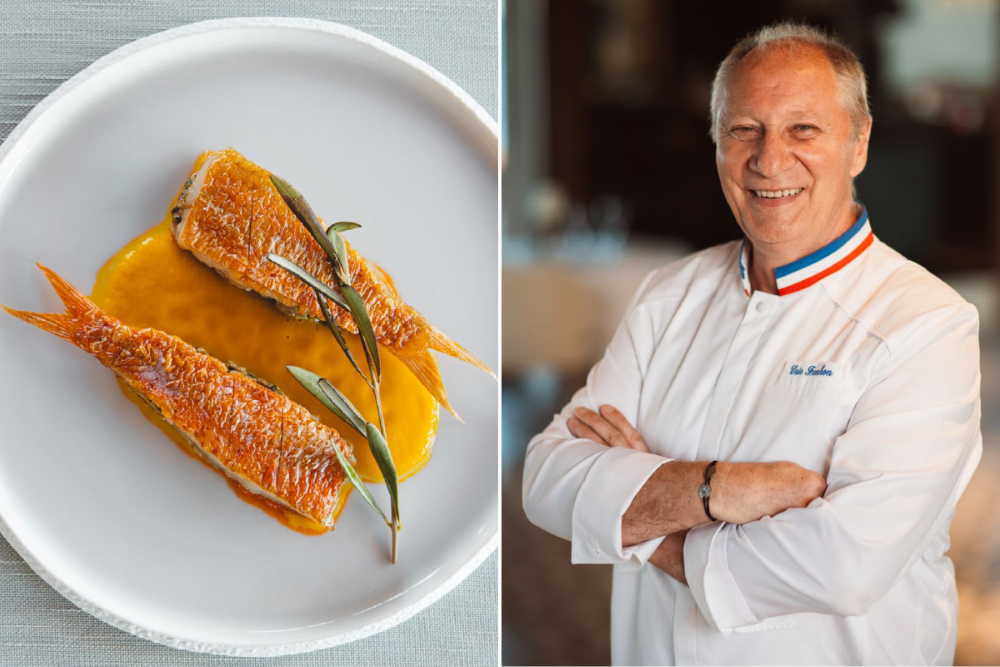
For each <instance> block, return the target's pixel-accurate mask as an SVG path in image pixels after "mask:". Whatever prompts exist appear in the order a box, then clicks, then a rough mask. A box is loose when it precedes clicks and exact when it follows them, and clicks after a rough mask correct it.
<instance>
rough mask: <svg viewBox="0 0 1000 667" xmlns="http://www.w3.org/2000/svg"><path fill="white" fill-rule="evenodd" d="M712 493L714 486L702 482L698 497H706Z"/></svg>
mask: <svg viewBox="0 0 1000 667" xmlns="http://www.w3.org/2000/svg"><path fill="white" fill-rule="evenodd" d="M711 495H712V487H710V486H709V485H708V484H702V485H701V486H699V487H698V497H699V498H702V499H705V498H708V497H709V496H711Z"/></svg>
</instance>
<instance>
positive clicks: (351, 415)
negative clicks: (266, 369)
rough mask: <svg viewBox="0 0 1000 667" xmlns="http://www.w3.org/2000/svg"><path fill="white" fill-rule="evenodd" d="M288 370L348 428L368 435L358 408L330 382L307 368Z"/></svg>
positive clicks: (290, 367)
mask: <svg viewBox="0 0 1000 667" xmlns="http://www.w3.org/2000/svg"><path fill="white" fill-rule="evenodd" d="M286 368H287V369H288V372H289V373H291V374H292V377H294V378H295V379H296V380H298V382H299V384H301V385H302V386H303V387H305V388H306V390H307V391H308V392H309V393H310V394H312V395H313V396H315V397H316V400H318V401H319V402H320V403H322V404H323V405H325V406H326V408H327V409H328V410H330V412H332V413H333V414H335V415H337V416H338V417H340V418H341V419H342V420H344V422H346V423H347V425H348V426H350V427H351V428H353V429H355V430H356V431H357V432H358V433H360V434H361V435H366V433H365V420H364V418H363V417H362V416H361V415H360V414H358V410H357V408H355V407H354V405H353V404H352V403H351V402H350V401H349V400H347V397H346V396H344V395H343V394H342V393H340V392H339V391H338V390H337V388H336V387H334V386H333V385H332V384H330V383H329V381H327V380H326V379H325V378H321V377H320V376H318V375H316V374H315V373H313V372H312V371H308V370H306V369H305V368H300V367H298V366H286Z"/></svg>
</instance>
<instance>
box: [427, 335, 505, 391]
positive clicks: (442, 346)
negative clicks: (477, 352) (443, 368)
mask: <svg viewBox="0 0 1000 667" xmlns="http://www.w3.org/2000/svg"><path fill="white" fill-rule="evenodd" d="M430 347H431V349H433V350H437V351H438V352H444V353H445V354H447V355H448V356H449V357H454V358H456V359H458V360H459V361H464V362H466V363H468V364H472V365H473V366H475V367H476V368H478V369H479V370H481V371H483V372H484V373H488V374H489V375H490V376H491V377H492V378H493V379H494V380H496V379H497V376H496V373H494V372H493V371H492V370H490V367H489V366H487V365H486V364H484V363H483V362H481V361H479V359H477V358H475V357H474V356H472V355H471V354H470V353H469V351H468V350H466V349H465V348H464V347H462V346H461V345H459V344H458V343H456V342H455V341H453V340H452V339H450V338H448V337H447V336H445V335H444V334H443V333H441V332H440V331H439V330H438V329H437V328H436V327H434V326H432V327H431V343H430ZM436 371H437V368H436V367H435V372H436Z"/></svg>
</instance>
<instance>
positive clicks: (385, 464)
mask: <svg viewBox="0 0 1000 667" xmlns="http://www.w3.org/2000/svg"><path fill="white" fill-rule="evenodd" d="M366 428H367V429H368V433H367V435H368V448H369V449H370V450H371V452H372V456H374V457H375V463H376V464H378V469H379V470H380V471H381V472H382V478H383V479H384V480H385V486H386V488H387V489H388V490H389V500H390V502H392V515H393V517H394V518H395V520H396V526H397V528H398V526H399V480H398V479H397V478H396V466H395V464H393V462H392V454H391V453H390V452H389V445H388V444H387V443H386V441H385V438H384V437H382V434H381V433H380V432H379V430H378V426H375V424H372V423H371V422H368V424H367V425H366Z"/></svg>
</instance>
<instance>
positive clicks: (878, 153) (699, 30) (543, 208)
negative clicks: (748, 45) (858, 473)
mask: <svg viewBox="0 0 1000 667" xmlns="http://www.w3.org/2000/svg"><path fill="white" fill-rule="evenodd" d="M781 19H795V20H804V21H807V22H809V23H812V24H814V25H817V26H820V27H823V28H826V29H828V30H830V31H832V32H834V33H836V34H837V35H839V36H840V37H841V38H842V39H844V40H845V41H846V42H847V43H848V45H849V46H850V47H851V48H853V49H854V50H855V52H856V53H857V54H858V55H859V56H860V57H861V60H862V62H863V63H864V65H865V68H866V70H867V72H868V77H869V85H870V96H871V102H872V111H873V115H874V118H875V124H874V130H873V133H872V139H871V148H870V152H869V159H868V166H867V168H866V169H865V171H864V173H863V174H862V175H861V177H859V179H858V181H857V186H858V192H859V199H860V200H861V201H862V202H864V203H865V204H866V206H867V207H868V210H869V212H870V214H871V216H872V225H873V229H874V231H875V233H876V235H878V236H879V238H881V239H882V240H883V241H885V242H886V243H888V244H889V245H890V246H892V247H894V248H896V249H897V250H899V251H900V252H902V253H903V254H904V255H906V256H907V257H909V258H911V259H913V260H915V261H917V262H919V263H921V264H923V265H924V266H926V267H927V268H928V269H930V270H931V271H932V272H934V273H935V274H937V275H939V276H940V277H942V278H943V279H944V280H945V281H947V282H948V283H949V284H950V285H952V286H953V287H954V288H955V289H956V290H958V291H959V292H960V293H961V294H962V295H963V296H965V298H966V299H968V300H969V301H971V302H973V303H974V304H976V306H977V307H978V308H979V313H980V317H981V319H982V324H983V328H982V338H981V341H982V353H983V366H982V374H983V385H982V395H983V437H984V454H983V459H982V463H981V464H980V467H979V470H978V472H977V473H976V475H975V476H974V477H973V480H972V482H971V484H970V486H969V488H968V490H967V491H966V493H965V495H964V496H963V498H962V500H961V502H960V503H959V506H958V512H957V515H956V518H955V520H954V522H953V524H952V533H951V534H952V549H951V551H950V556H951V558H952V560H953V561H954V562H955V567H956V572H957V578H958V588H959V599H960V606H961V612H960V619H959V636H958V648H957V651H956V656H955V660H956V664H960V665H961V664H1000V515H998V514H997V512H996V511H995V508H996V507H997V506H998V500H1000V491H998V489H1000V336H998V329H1000V327H998V324H1000V322H998V307H997V305H998V293H1000V261H998V255H1000V240H998V239H1000V234H998V231H1000V210H998V203H1000V201H998V199H1000V188H997V184H998V180H1000V173H998V171H997V162H998V160H997V157H998V151H1000V143H998V134H1000V132H998V130H1000V114H998V109H997V107H998V101H1000V100H998V93H1000V63H998V60H1000V55H998V54H1000V11H998V2H997V1H995V0H778V1H775V2H767V3H747V2H728V1H722V0H716V1H715V2H712V3H703V2H702V3H693V2H680V1H677V0H547V1H546V0H506V3H505V5H504V14H503V51H502V53H503V105H504V112H503V119H504V127H503V137H504V142H505V152H506V156H507V157H506V160H507V162H506V165H505V170H504V177H503V178H504V181H503V231H502V233H503V276H502V279H503V477H504V479H503V536H504V548H503V564H502V567H503V578H502V581H503V598H502V599H503V647H502V651H503V662H504V664H509V665H523V664H536V665H549V664H552V665H555V664H580V665H585V664H607V663H608V661H609V660H610V649H609V631H608V628H609V622H610V621H609V604H610V589H611V570H610V568H609V567H605V566H572V565H570V549H569V544H568V543H567V542H564V541H562V540H560V539H558V538H555V537H552V536H550V535H548V534H547V533H544V532H543V531H541V530H540V529H538V528H535V527H534V526H532V525H531V524H530V523H528V521H527V519H526V518H525V516H524V511H523V510H522V508H521V502H520V499H521V475H522V468H523V459H524V451H525V447H526V445H527V443H528V440H529V439H530V438H531V436H532V435H534V434H535V433H537V432H538V431H540V430H541V429H542V428H544V427H545V425H546V424H548V422H549V421H550V420H551V418H552V415H553V413H555V412H556V411H558V410H559V408H561V407H562V406H563V405H564V404H565V403H566V401H567V400H568V399H569V397H570V396H571V395H572V393H573V392H574V391H575V390H576V389H577V388H579V387H580V386H581V385H582V384H583V383H584V381H585V378H586V373H587V370H588V369H589V368H590V366H591V365H593V363H594V362H596V361H597V360H598V359H599V358H600V356H601V355H602V353H603V350H604V346H605V345H606V344H607V342H608V340H609V339H610V337H611V333H612V332H613V330H614V328H615V327H616V326H617V324H618V322H619V320H620V318H621V316H622V314H623V312H624V309H625V305H626V303H627V301H628V299H629V298H630V296H631V295H632V293H633V291H634V290H635V289H636V287H637V286H638V284H639V282H640V280H641V279H642V277H643V276H645V274H646V273H648V272H649V271H651V270H653V269H655V268H657V267H659V266H662V265H664V264H667V263H669V262H671V261H673V260H675V259H677V258H680V257H682V256H684V255H686V254H688V253H690V252H692V251H694V250H698V249H700V248H704V247H707V246H710V245H714V244H717V243H722V242H725V241H729V240H732V239H734V238H738V236H739V231H738V227H737V226H736V223H735V221H734V220H733V218H732V215H731V213H730V211H729V208H728V207H727V205H726V203H725V200H724V199H723V197H722V193H721V190H720V187H719V183H718V177H717V175H716V170H715V152H714V146H713V145H712V143H711V141H710V140H709V138H708V129H709V124H708V107H709V96H710V90H711V82H712V77H713V75H714V72H715V68H716V67H717V65H718V63H719V62H720V61H721V60H722V58H723V57H725V55H726V53H727V52H728V50H729V49H730V48H731V47H732V45H733V44H734V43H735V42H736V41H737V40H738V39H739V38H741V37H743V36H745V35H746V34H747V33H749V32H751V31H753V30H755V29H756V28H758V27H760V26H762V25H765V24H768V23H772V22H775V21H778V20H781Z"/></svg>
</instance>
